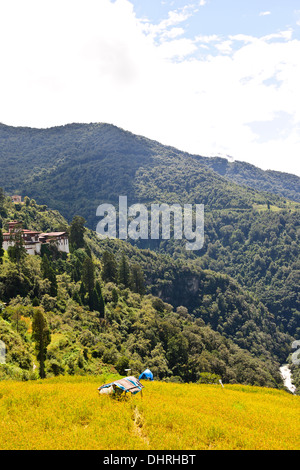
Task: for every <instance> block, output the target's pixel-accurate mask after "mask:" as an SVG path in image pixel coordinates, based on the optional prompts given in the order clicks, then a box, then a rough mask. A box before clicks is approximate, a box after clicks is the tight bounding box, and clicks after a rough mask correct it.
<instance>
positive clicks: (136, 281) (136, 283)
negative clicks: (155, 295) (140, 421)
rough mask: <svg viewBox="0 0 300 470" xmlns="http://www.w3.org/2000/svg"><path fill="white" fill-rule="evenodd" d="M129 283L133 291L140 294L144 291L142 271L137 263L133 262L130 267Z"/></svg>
mask: <svg viewBox="0 0 300 470" xmlns="http://www.w3.org/2000/svg"><path fill="white" fill-rule="evenodd" d="M131 284H132V290H133V292H136V293H137V294H141V295H143V294H144V293H145V280H144V273H143V271H142V268H141V267H140V265H138V264H134V265H133V266H132V268H131Z"/></svg>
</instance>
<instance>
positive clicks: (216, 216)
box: [0, 124, 300, 386]
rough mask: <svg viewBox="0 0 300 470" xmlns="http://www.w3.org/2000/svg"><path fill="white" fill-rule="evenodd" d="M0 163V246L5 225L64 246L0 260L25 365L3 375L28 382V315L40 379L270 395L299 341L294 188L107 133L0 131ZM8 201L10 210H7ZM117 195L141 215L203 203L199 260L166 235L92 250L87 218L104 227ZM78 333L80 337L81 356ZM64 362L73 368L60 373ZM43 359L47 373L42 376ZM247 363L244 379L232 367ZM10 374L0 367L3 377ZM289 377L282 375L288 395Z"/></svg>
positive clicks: (90, 128) (99, 243)
mask: <svg viewBox="0 0 300 470" xmlns="http://www.w3.org/2000/svg"><path fill="white" fill-rule="evenodd" d="M0 162H1V168H2V169H1V175H0V186H3V188H4V191H5V193H6V194H4V191H2V190H1V191H0V245H1V244H2V240H1V228H2V229H3V230H7V224H8V222H9V221H10V220H19V221H22V222H23V226H24V227H26V228H31V229H35V230H40V231H51V230H56V231H68V232H69V239H70V242H71V253H70V254H69V255H68V256H62V255H61V254H59V253H57V251H55V249H54V248H53V247H51V250H49V249H48V250H46V249H45V250H44V251H43V253H42V256H34V257H24V256H22V250H21V251H20V253H17V254H16V253H13V252H12V250H11V252H10V253H8V252H5V253H4V252H2V251H1V250H0V260H2V264H1V265H0V302H1V305H2V307H1V311H2V313H1V318H2V321H3V322H5V324H4V323H2V329H3V331H5V332H6V333H5V335H6V344H11V345H16V344H18V345H19V346H18V347H20V348H21V349H22V351H23V352H24V354H25V351H27V353H26V354H27V355H28V356H26V354H25V356H26V357H27V358H28V360H29V359H30V361H31V362H30V361H29V362H28V361H27V366H28V368H27V369H26V368H25V369H23V368H22V366H21V372H20V371H19V372H18V373H17V372H14V373H16V374H19V373H20V374H22V373H23V372H24V370H27V372H26V374H25V376H26V377H27V376H31V375H32V373H33V372H32V361H34V360H35V361H36V362H39V361H38V355H37V354H38V352H37V351H36V350H35V349H34V348H35V346H34V345H35V344H38V342H36V341H35V339H34V338H36V336H35V334H36V332H34V331H33V330H32V326H34V325H38V324H40V323H39V322H38V321H37V320H35V321H34V312H36V311H37V312H40V313H39V314H40V321H41V322H42V323H43V320H42V318H45V321H46V323H47V325H48V327H47V328H49V335H50V337H51V339H50V340H49V341H50V342H49V345H48V346H47V354H46V357H45V367H46V369H45V373H46V374H56V373H75V372H74V371H75V370H76V371H77V372H78V371H80V370H81V372H82V373H86V372H89V373H95V371H96V370H99V368H105V367H112V368H116V369H117V370H118V369H119V370H120V363H123V362H124V364H125V363H126V364H128V362H129V363H130V367H131V366H132V368H133V370H134V371H135V372H136V373H138V371H139V369H140V368H143V367H144V366H146V365H147V366H149V367H150V365H151V367H152V369H153V368H154V370H155V371H156V373H157V374H158V375H159V377H160V378H164V379H168V380H184V381H197V380H205V379H204V376H203V374H214V375H215V376H216V377H220V378H222V380H224V381H233V382H234V381H241V382H243V383H254V382H255V383H260V384H262V383H264V384H267V385H268V386H270V384H273V385H272V386H274V384H276V386H280V384H281V379H280V376H279V373H278V370H279V365H280V364H282V363H283V362H286V361H288V360H290V358H291V354H292V350H291V344H292V342H293V341H294V340H295V339H300V323H299V319H300V313H299V312H300V300H299V281H300V264H299V226H300V225H299V208H300V204H299V202H300V196H299V195H300V191H299V189H300V184H299V183H300V178H299V177H297V176H295V175H289V174H286V173H279V172H273V171H263V170H260V169H259V168H256V167H254V166H253V165H249V164H247V163H244V162H229V161H228V160H227V159H224V158H219V157H215V158H207V157H202V156H199V155H190V154H188V153H185V152H181V151H179V150H177V149H174V148H171V147H167V146H163V145H161V144H160V143H158V142H155V141H151V140H149V139H146V138H144V137H141V136H136V135H134V134H131V133H130V132H126V131H124V130H122V129H119V128H117V127H115V126H112V125H108V124H70V125H67V126H62V127H54V128H50V129H30V128H13V127H9V126H4V125H1V124H0ZM8 194H9V195H12V194H20V195H22V196H23V201H24V202H23V203H22V204H13V203H12V201H11V199H10V197H8ZM121 195H124V196H127V197H128V204H133V203H138V202H140V203H142V204H145V205H146V206H147V208H148V209H150V207H151V204H153V203H159V204H161V203H167V204H175V203H177V204H180V205H183V204H186V203H189V204H204V209H205V219H204V235H205V239H204V244H203V247H202V248H201V250H197V251H188V250H186V247H185V245H186V240H185V239H182V240H174V237H173V236H171V239H170V240H164V239H162V238H160V239H158V240H150V239H149V240H140V239H138V240H134V241H133V240H130V239H128V240H127V242H124V241H121V240H118V239H116V240H100V239H99V237H98V236H97V234H96V233H95V229H96V225H97V223H98V221H99V218H98V217H97V216H96V209H97V207H98V205H99V204H102V203H105V202H108V203H111V204H113V205H114V206H115V207H116V210H117V215H118V202H119V196H121ZM149 223H150V222H149ZM79 227H81V228H80V229H79ZM149 227H150V226H149ZM76 230H77V231H79V232H78V233H76ZM171 232H172V231H171ZM78 234H79V235H78ZM171 235H172V233H171ZM78 236H79V240H78ZM91 273H92V274H91ZM90 275H91V280H88V279H89V276H90ZM19 308H20V311H19V310H18V309H19ZM12 309H15V311H16V312H19V313H14V312H15V311H13V310H12ZM10 312H11V313H10ZM76 312H77V313H76ZM21 317H22V318H23V320H22V321H23V322H25V326H24V325H23V327H21V326H20V325H21V324H23V323H22V321H19V320H20V318H21ZM15 318H17V327H16V325H15V320H14V319H15ZM24 319H25V320H24ZM75 319H77V320H78V321H77V320H76V321H75ZM74 322H75V323H74ZM147 322H148V323H147ZM146 324H147V325H148V327H149V328H146V326H145V325H146ZM140 325H143V326H145V328H142V327H141V326H140ZM16 328H17V329H16ZM22 328H23V329H22ZM26 328H27V330H26ZM25 330H26V331H25ZM73 330H74V331H73ZM148 330H151V333H150V331H148ZM165 330H166V331H167V333H164V331H165ZM83 333H84V337H88V336H89V337H90V341H88V340H87V339H86V344H84V342H82V340H81V335H83ZM90 333H91V335H90ZM3 334H4V333H3ZM7 335H8V336H9V337H11V338H13V339H11V340H9V341H8V336H7ZM10 335H11V336H10ZM194 335H195V336H194ZM66 338H67V340H66ZM113 338H114V339H113ZM137 338H138V339H137ZM192 338H194V339H192ZM0 339H1V335H0ZM48 339H49V338H48ZM2 341H4V340H3V339H2ZM47 341H48V340H47ZM47 341H46V342H47ZM60 341H61V342H60ZM193 341H195V344H194V343H193ZM7 342H8V343H7ZM173 343H174V344H173ZM59 344H60V346H59ZM221 344H222V347H221ZM54 345H56V346H55V347H54ZM96 345H98V346H97V347H96ZM139 345H140V346H139ZM171 345H172V346H171ZM196 345H198V346H196ZM223 346H224V348H225V349H226V351H227V352H225V351H224V350H223ZM173 347H174V351H173V353H171V352H170V350H171V349H172V348H173ZM170 348H171V349H170ZM97 350H99V351H98V352H97ZM51 351H52V352H51ZM75 351H76V353H75ZM84 351H85V352H84ZM154 351H155V357H156V359H157V361H158V363H159V364H160V367H159V366H158V365H157V364H158V363H157V364H156V365H155V363H154V362H153V358H152V355H153V354H154ZM220 351H222V353H221V354H220ZM229 351H230V353H229ZM50 352H51V354H52V356H51V354H50ZM73 353H74V354H73ZM9 354H10V353H8V357H9V358H10V357H12V356H10V355H9ZM22 354H23V353H22ZM22 354H21V356H22ZM77 355H79V356H80V357H81V359H82V358H83V359H82V361H81V359H80V361H79V362H80V364H81V366H80V367H79V366H78V367H77V365H78V364H77V362H76V361H77V360H79V359H78V357H79V356H78V357H77ZM176 355H177V356H178V361H179V362H180V357H181V355H182V361H181V365H182V367H181V366H180V367H179V365H178V366H177V365H176V364H175V362H176V361H175V359H174V358H175V356H176ZM69 356H70V357H72V358H76V359H74V361H75V362H74V364H75V365H73V366H72V367H69V365H68V364H69V363H68V360H67V357H69ZM13 357H17V355H15V356H13ZM204 358H205V361H206V360H207V361H208V362H207V363H206V362H205V361H204ZM233 358H235V359H233ZM51 359H52V362H53V363H57V364H59V367H58V368H57V369H55V366H54V369H55V370H54V369H53V368H52V369H51V367H50V364H51ZM250 359H251V364H252V365H251V366H250V365H249V367H248V365H247V367H246V368H245V367H244V366H241V365H240V362H239V361H241V362H242V363H243V361H244V360H245V361H246V362H247V361H248V360H249V361H250ZM72 360H73V359H72ZM219 361H221V362H222V361H223V362H224V363H223V362H222V366H220V362H219ZM252 361H253V362H252ZM25 362H26V361H25ZM71 362H72V361H71ZM71 362H70V363H71ZM13 363H14V360H13V359H12V360H11V361H8V362H7V364H6V368H7V372H5V374H6V375H8V376H9V374H10V373H11V374H12V375H14V373H12V372H8V370H9V364H13ZM29 363H30V364H31V365H30V366H29ZM76 364H77V365H76ZM218 364H219V365H218ZM249 364H250V363H249ZM19 366H20V364H19ZM249 368H250V369H251V368H253V370H255V372H253V373H252V372H251V373H250V371H249ZM244 369H246V370H247V374H243V373H242V371H243V370H244ZM298 369H299V367H298V366H293V376H294V380H295V383H296V382H297V383H299V382H300V376H299V370H298ZM3 370H4V369H3V367H2V373H3ZM159 370H160V371H161V372H159ZM22 371H23V372H22ZM58 371H60V372H58ZM162 371H164V372H162ZM237 371H238V372H237ZM77 372H76V373H77ZM28 374H29V375H28ZM246 375H247V377H248V379H247V378H246ZM258 377H259V378H258ZM262 377H263V378H262ZM250 378H251V379H250ZM209 380H213V379H212V375H210V379H209ZM247 380H248V382H247Z"/></svg>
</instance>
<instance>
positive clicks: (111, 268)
mask: <svg viewBox="0 0 300 470" xmlns="http://www.w3.org/2000/svg"><path fill="white" fill-rule="evenodd" d="M101 276H102V279H103V281H104V282H116V280H117V262H116V259H115V257H114V255H113V253H110V252H109V251H105V252H104V253H103V256H102V273H101Z"/></svg>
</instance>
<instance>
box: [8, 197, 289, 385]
mask: <svg viewBox="0 0 300 470" xmlns="http://www.w3.org/2000/svg"><path fill="white" fill-rule="evenodd" d="M17 207H18V205H14V204H13V203H12V202H11V201H10V199H9V198H7V199H6V200H5V202H4V205H3V208H2V211H1V213H2V215H1V222H2V226H4V227H6V224H7V222H8V221H9V220H11V219H13V218H15V216H17V217H18V220H23V221H24V223H25V221H26V225H27V224H29V225H27V226H28V227H33V226H36V224H37V221H39V220H40V221H41V220H44V223H45V224H46V225H47V226H48V228H49V230H53V229H54V228H55V227H57V226H58V224H59V225H60V226H61V224H63V222H64V221H63V219H62V218H61V216H59V217H58V219H57V221H56V223H54V219H52V217H53V211H49V219H48V218H47V214H48V211H47V209H45V207H44V206H39V205H37V204H36V203H35V202H34V201H29V203H28V204H27V203H26V204H23V205H22V206H20V207H18V210H17V212H16V208H17ZM31 224H32V225H31ZM68 230H69V231H70V235H71V234H72V233H73V231H74V226H73V222H72V224H71V226H70V227H68ZM95 237H96V235H95V234H94V233H93V232H90V231H88V230H87V231H86V233H85V239H83V240H82V241H83V244H82V246H72V244H71V246H72V252H71V254H70V255H68V256H66V255H65V254H59V253H58V252H57V251H56V250H54V249H51V250H47V251H45V252H44V254H43V256H42V257H41V256H28V255H25V256H24V257H23V258H21V260H20V261H19V262H18V261H17V260H16V259H14V258H13V254H10V253H8V254H7V253H5V255H4V257H3V260H2V261H3V263H2V265H1V264H0V299H1V320H0V339H1V340H2V341H3V342H4V343H5V344H7V345H9V348H8V351H7V362H6V364H5V365H4V366H2V368H1V374H2V378H8V377H13V378H22V377H23V378H24V379H30V378H35V377H36V373H37V371H35V372H33V371H32V367H33V363H35V364H36V363H37V362H38V361H37V357H36V352H35V350H34V343H35V341H34V338H33V336H32V328H33V322H34V318H35V315H37V314H39V315H42V316H43V317H44V318H45V319H46V323H47V324H48V328H49V334H50V336H51V342H50V344H49V346H48V349H47V355H46V357H45V372H46V375H50V376H51V375H59V374H71V375H72V374H75V373H77V374H78V373H81V374H99V373H100V372H103V371H107V370H119V371H122V370H124V368H126V365H128V364H130V367H131V369H132V370H133V372H134V373H139V372H140V371H141V369H143V368H144V367H145V365H146V364H147V365H148V366H150V367H151V369H152V370H153V372H154V373H155V375H156V376H157V377H158V378H161V379H165V380H175V381H182V380H183V381H188V382H189V381H192V382H196V381H199V380H200V381H203V380H217V379H218V377H219V378H221V379H222V380H223V381H224V383H227V382H228V383H245V384H252V385H255V384H256V385H262V386H271V387H279V388H281V387H282V380H281V377H280V374H279V365H280V363H281V361H285V360H286V357H287V356H288V353H289V344H290V342H291V337H290V336H289V335H287V334H286V333H283V332H281V331H280V330H279V329H278V327H277V326H276V323H275V322H274V321H273V317H272V315H271V314H270V313H269V312H268V310H267V309H266V308H265V307H264V306H263V305H262V304H260V303H257V301H256V299H255V298H253V297H252V296H251V295H249V294H248V293H247V292H246V291H243V289H242V288H241V287H240V286H238V284H237V283H235V282H234V281H233V280H231V279H230V278H229V277H228V276H226V275H219V274H218V273H216V272H213V271H206V270H202V269H201V268H198V269H197V270H195V268H193V266H192V265H189V264H188V263H187V264H185V265H184V264H181V271H179V270H178V267H179V266H178V265H177V266H176V264H174V261H172V258H171V257H168V256H163V255H160V254H157V253H156V254H155V253H151V252H150V251H147V250H145V251H143V250H139V249H138V248H136V247H132V246H131V245H130V244H127V243H125V242H122V241H120V240H115V241H114V242H113V241H109V240H106V241H103V242H101V241H99V239H98V238H97V237H96V238H95ZM110 243H114V250H113V251H114V253H115V256H113V257H112V256H108V253H109V252H108V250H109V251H110V252H111V253H112V248H111V246H109V244H110ZM158 267H159V269H158ZM143 270H144V274H143ZM154 272H156V274H155V275H154ZM167 272H168V273H172V272H173V273H176V275H177V276H179V281H177V283H176V282H173V287H172V282H167V283H165V281H166V277H165V274H166V273H167ZM191 279H196V280H197V282H198V287H197V288H196V290H195V288H194V287H193V289H192V290H194V292H193V296H194V297H193V298H194V306H193V305H191V306H188V307H190V308H189V310H190V312H189V311H188V309H187V308H185V307H184V306H183V304H182V303H181V304H179V301H178V299H179V297H178V296H176V295H175V292H176V290H177V291H179V287H178V282H179V284H180V283H181V296H182V301H183V302H184V299H185V297H184V295H185V294H184V293H185V292H186V295H187V297H186V298H188V295H189V292H191V290H190V289H189V287H188V286H189V285H190V280H191ZM164 285H165V286H166V288H167V292H168V295H169V296H170V298H168V299H165V300H167V301H168V302H167V303H166V302H164V301H163V300H162V299H164V296H165V293H163V292H160V290H161V288H162V286H164ZM167 286H169V288H168V287H167ZM170 287H171V289H173V291H170ZM159 297H161V298H159ZM171 301H172V302H173V304H171ZM222 302H223V303H224V305H225V304H227V307H226V309H225V310H224V308H223V307H224V305H223V306H222ZM197 309H198V310H197ZM194 310H195V311H194ZM217 319H218V320H217ZM203 374H204V375H203ZM205 374H213V376H211V375H209V376H208V378H206V377H207V376H206V375H205Z"/></svg>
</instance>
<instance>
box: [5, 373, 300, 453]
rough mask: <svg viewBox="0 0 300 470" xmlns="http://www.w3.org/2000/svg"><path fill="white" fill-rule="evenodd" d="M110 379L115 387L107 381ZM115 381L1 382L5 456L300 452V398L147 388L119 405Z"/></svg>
mask: <svg viewBox="0 0 300 470" xmlns="http://www.w3.org/2000/svg"><path fill="white" fill-rule="evenodd" d="M107 379H109V380H107ZM111 380H114V378H112V377H109V378H108V377H105V378H103V377H98V378H95V377H93V378H91V377H89V378H87V377H70V378H66V377H60V378H55V379H46V380H43V381H42V380H39V381H31V382H13V381H3V382H0V449H1V450H4V449H9V450H13V449H20V450H23V449H27V450H29V449H30V450H35V449H43V450H46V449H52V450H56V449H58V450H73V449H78V450H81V449H99V450H101V449H103V450H138V449H139V450H142V449H144V450H200V449H205V450H206V449H207V450H208V449H226V450H229V449H241V450H242V449H245V450H246V449H251V450H254V449H270V450H271V449H273V450H277V449H278V450H279V449H286V450H295V449H297V450H299V448H300V397H299V396H293V395H290V394H288V393H287V392H284V391H277V390H273V389H267V388H259V387H247V386H242V385H225V386H224V389H223V388H222V387H221V386H220V385H197V384H173V383H163V382H156V381H154V382H143V384H144V385H145V388H144V390H143V395H142V396H141V394H140V393H139V394H137V395H135V396H132V397H129V398H128V399H126V400H115V399H112V398H111V397H109V396H104V395H99V394H98V391H97V387H98V386H99V385H101V384H103V383H104V382H105V381H106V382H107V381H111Z"/></svg>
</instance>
